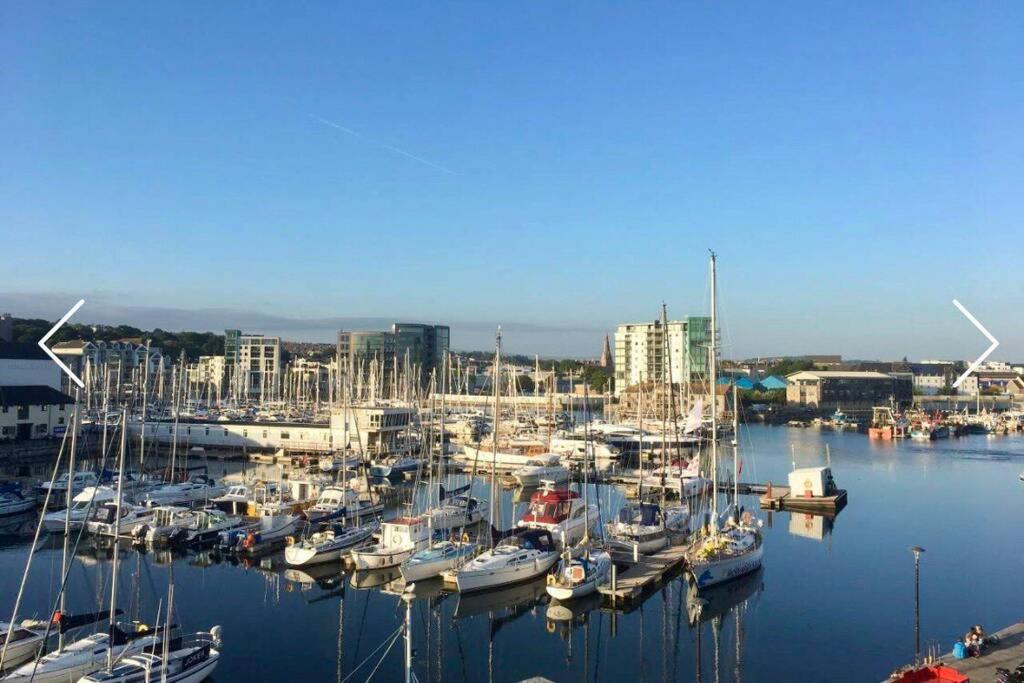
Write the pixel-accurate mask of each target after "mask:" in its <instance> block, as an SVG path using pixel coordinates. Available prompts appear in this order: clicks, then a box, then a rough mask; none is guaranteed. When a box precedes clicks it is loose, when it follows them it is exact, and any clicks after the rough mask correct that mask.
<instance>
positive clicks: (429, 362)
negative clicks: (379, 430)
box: [337, 323, 451, 385]
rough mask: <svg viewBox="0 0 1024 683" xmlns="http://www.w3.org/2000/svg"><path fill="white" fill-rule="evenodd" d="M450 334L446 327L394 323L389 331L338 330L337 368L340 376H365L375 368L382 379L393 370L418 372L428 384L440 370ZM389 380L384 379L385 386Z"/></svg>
mask: <svg viewBox="0 0 1024 683" xmlns="http://www.w3.org/2000/svg"><path fill="white" fill-rule="evenodd" d="M450 340H451V332H450V330H449V328H448V327H447V326H446V325H425V324H421V323H395V324H394V325H392V326H391V330H390V331H346V330H339V331H338V342H337V355H338V367H339V369H340V371H341V372H343V373H353V374H354V373H356V372H362V373H364V374H365V373H367V372H368V371H369V369H370V367H371V365H375V366H376V367H377V368H378V369H379V372H381V373H382V374H383V376H384V377H385V378H390V377H391V375H392V373H393V372H394V369H395V367H398V369H399V371H400V372H401V371H403V368H405V367H407V366H408V367H409V368H410V371H418V372H419V382H420V384H421V385H425V384H426V383H428V382H429V380H430V376H431V373H432V372H434V371H435V370H437V372H440V371H441V368H442V367H443V363H444V357H445V355H446V354H447V353H448V349H449V344H450ZM388 381H389V379H385V384H387V382H388Z"/></svg>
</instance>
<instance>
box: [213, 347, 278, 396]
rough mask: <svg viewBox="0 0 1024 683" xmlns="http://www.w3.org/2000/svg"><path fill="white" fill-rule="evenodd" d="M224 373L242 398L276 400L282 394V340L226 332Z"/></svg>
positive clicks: (234, 390) (232, 387)
mask: <svg viewBox="0 0 1024 683" xmlns="http://www.w3.org/2000/svg"><path fill="white" fill-rule="evenodd" d="M224 371H225V373H226V375H227V377H228V381H229V382H230V386H231V389H232V393H234V394H235V396H238V397H244V398H249V399H260V400H275V399H277V398H279V397H280V395H281V338H280V337H269V336H267V335H263V334H249V333H242V331H241V330H224Z"/></svg>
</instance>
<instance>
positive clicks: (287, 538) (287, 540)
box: [284, 536, 295, 546]
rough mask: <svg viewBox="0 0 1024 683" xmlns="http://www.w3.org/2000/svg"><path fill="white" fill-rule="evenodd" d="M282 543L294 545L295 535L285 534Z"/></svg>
mask: <svg viewBox="0 0 1024 683" xmlns="http://www.w3.org/2000/svg"><path fill="white" fill-rule="evenodd" d="M284 544H285V545H287V546H292V545H295V537H294V536H285V537H284Z"/></svg>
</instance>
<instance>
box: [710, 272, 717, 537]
mask: <svg viewBox="0 0 1024 683" xmlns="http://www.w3.org/2000/svg"><path fill="white" fill-rule="evenodd" d="M716 277H717V273H716V272H715V252H711V358H710V359H709V362H708V366H709V373H710V374H711V387H710V390H709V393H710V394H711V396H710V398H711V518H712V519H711V521H712V529H714V530H715V531H717V530H718V392H717V388H718V387H717V384H718V314H717V312H716V306H717V304H718V301H717V298H716V292H715V288H716V286H717V281H716Z"/></svg>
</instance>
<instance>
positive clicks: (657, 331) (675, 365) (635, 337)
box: [615, 316, 711, 395]
mask: <svg viewBox="0 0 1024 683" xmlns="http://www.w3.org/2000/svg"><path fill="white" fill-rule="evenodd" d="M710 330H711V319H710V318H708V317H705V316H687V317H685V318H683V319H682V320H670V321H668V323H667V324H665V325H663V324H662V323H661V321H658V320H656V321H654V322H652V323H633V324H625V325H619V326H618V328H616V330H615V394H616V395H619V394H621V393H622V392H623V391H624V390H625V389H626V388H627V387H630V386H633V385H635V384H639V383H640V382H652V381H656V382H662V381H668V380H669V379H671V381H672V382H673V383H682V382H691V381H699V380H701V379H706V378H707V373H708V348H709V346H710V341H711V337H710ZM666 373H667V374H666Z"/></svg>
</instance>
